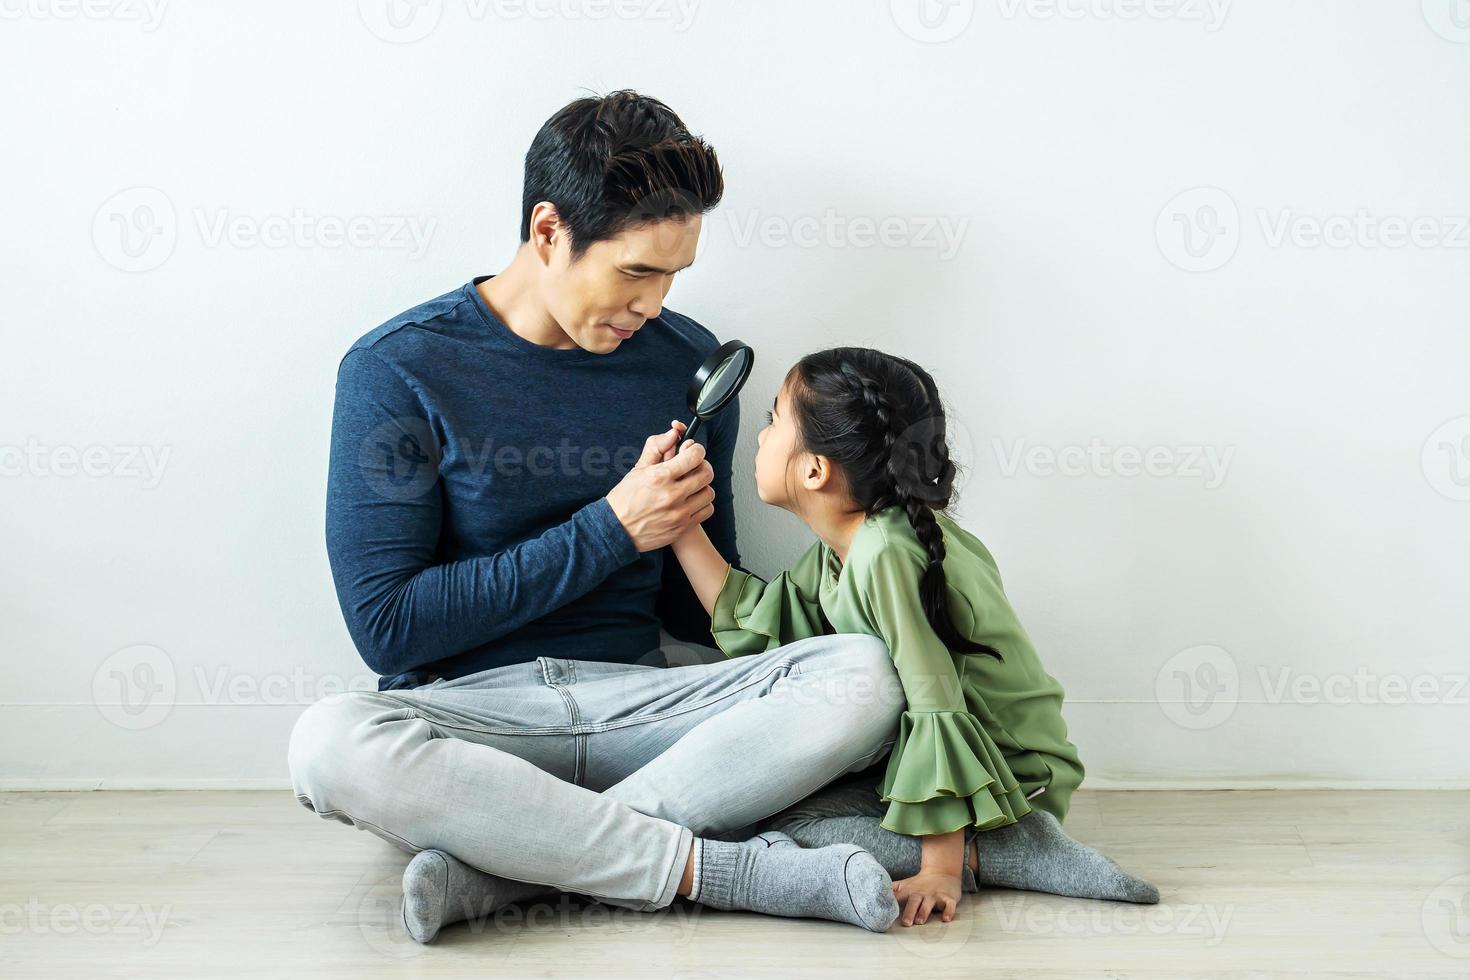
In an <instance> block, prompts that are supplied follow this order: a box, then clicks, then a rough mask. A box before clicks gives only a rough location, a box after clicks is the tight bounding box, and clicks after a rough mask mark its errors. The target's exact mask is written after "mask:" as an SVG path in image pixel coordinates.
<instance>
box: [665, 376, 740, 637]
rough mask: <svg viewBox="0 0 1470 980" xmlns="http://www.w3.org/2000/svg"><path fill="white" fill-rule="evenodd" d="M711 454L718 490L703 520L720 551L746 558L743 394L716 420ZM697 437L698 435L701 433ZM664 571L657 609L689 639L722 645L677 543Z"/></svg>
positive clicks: (673, 630) (734, 561)
mask: <svg viewBox="0 0 1470 980" xmlns="http://www.w3.org/2000/svg"><path fill="white" fill-rule="evenodd" d="M705 431H706V432H708V433H709V442H708V446H707V448H708V453H707V455H706V456H705V458H706V459H707V460H708V461H709V464H710V468H711V469H713V470H714V471H715V475H714V480H713V481H711V483H710V486H712V487H713V488H714V491H715V501H714V506H715V512H714V514H712V515H711V516H710V518H709V519H708V520H707V521H705V522H704V524H703V525H702V526H703V527H704V531H705V533H706V534H708V535H709V539H710V543H711V544H713V545H714V546H715V550H716V551H718V552H719V553H720V557H721V558H724V559H725V561H727V562H729V563H730V564H731V565H739V564H740V549H739V546H738V544H737V542H736V540H735V496H734V494H733V493H732V492H731V470H732V469H733V468H734V461H735V441H736V438H737V437H738V436H739V434H740V399H739V398H738V397H737V398H736V399H735V400H734V401H733V402H732V403H731V404H730V405H728V406H726V407H725V409H724V410H723V411H721V412H720V413H719V414H718V415H716V416H715V417H714V418H713V419H711V420H710V423H709V425H708V427H707V428H706V429H705ZM696 438H697V437H696ZM662 561H663V573H662V580H661V582H660V586H659V594H658V601H657V603H656V606H655V609H656V611H657V613H658V617H659V620H660V621H661V622H662V623H663V627H664V629H666V630H668V632H669V635H670V636H672V637H674V638H675V639H678V640H683V641H685V642H688V643H698V644H701V645H703V646H707V647H712V646H716V645H717V644H716V642H715V638H714V636H713V634H712V632H711V627H710V616H709V615H708V614H707V613H705V611H704V606H703V605H702V604H701V603H700V601H699V597H698V596H696V595H695V594H694V587H693V586H692V585H690V584H689V578H688V577H687V576H686V575H685V574H684V567H683V566H682V565H680V564H679V559H678V558H676V557H675V556H674V552H673V549H672V548H665V549H664V550H663V555H662Z"/></svg>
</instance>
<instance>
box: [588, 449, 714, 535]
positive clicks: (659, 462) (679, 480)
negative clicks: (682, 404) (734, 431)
mask: <svg viewBox="0 0 1470 980" xmlns="http://www.w3.org/2000/svg"><path fill="white" fill-rule="evenodd" d="M682 434H683V427H682V426H681V425H680V423H678V422H675V423H674V424H673V426H671V427H670V428H669V430H668V431H667V432H661V433H659V434H658V435H655V436H649V437H648V441H647V442H645V443H644V444H643V454H642V455H641V456H640V457H639V458H638V462H637V463H636V464H634V466H633V468H632V469H631V470H629V471H628V472H627V475H625V476H624V477H623V478H622V480H620V481H618V485H617V486H615V487H613V488H612V489H611V490H609V491H608V493H607V502H608V504H609V505H610V506H611V507H612V509H613V513H614V514H615V515H617V518H618V520H619V521H620V522H621V523H622V525H623V528H624V529H625V530H626V531H627V532H628V537H630V538H632V539H633V544H634V546H635V547H637V549H638V550H639V551H640V552H642V551H655V550H657V549H659V548H662V547H663V546H664V545H666V544H669V543H670V542H672V541H673V540H674V539H675V538H677V537H679V536H680V535H682V534H683V533H684V532H685V531H687V530H689V528H690V527H692V526H693V525H695V524H699V523H701V522H703V521H705V520H708V519H709V517H710V516H711V515H712V514H714V512H715V508H714V499H715V491H714V488H713V487H711V486H710V482H711V481H712V480H714V478H715V471H714V467H712V466H710V464H709V463H707V462H705V458H704V447H703V446H701V445H700V444H699V443H697V442H694V441H692V440H686V441H685V442H684V445H683V446H680V447H679V450H678V452H674V451H673V450H674V446H675V445H676V444H677V442H678V439H679V436H680V435H682ZM666 456H667V457H669V458H667V459H665V457H666Z"/></svg>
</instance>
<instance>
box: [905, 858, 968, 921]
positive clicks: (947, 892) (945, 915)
mask: <svg viewBox="0 0 1470 980" xmlns="http://www.w3.org/2000/svg"><path fill="white" fill-rule="evenodd" d="M963 890H964V885H963V883H962V882H961V881H960V879H959V876H958V875H951V874H945V873H944V872H943V871H934V870H932V869H923V870H920V871H919V873H918V874H916V875H914V876H913V877H912V878H905V879H903V880H902V881H895V882H894V883H893V897H894V898H896V899H898V904H899V906H900V907H902V909H903V911H902V912H901V913H900V914H899V917H898V918H899V921H900V922H902V923H903V924H904V925H906V926H911V925H913V924H914V923H915V922H917V923H919V924H920V925H923V924H924V923H925V922H927V921H929V913H930V912H931V911H933V910H934V909H935V908H938V909H939V910H940V919H941V921H943V922H949V921H950V920H952V919H953V918H954V913H955V909H957V908H958V907H959V904H960V895H961V894H962V893H963Z"/></svg>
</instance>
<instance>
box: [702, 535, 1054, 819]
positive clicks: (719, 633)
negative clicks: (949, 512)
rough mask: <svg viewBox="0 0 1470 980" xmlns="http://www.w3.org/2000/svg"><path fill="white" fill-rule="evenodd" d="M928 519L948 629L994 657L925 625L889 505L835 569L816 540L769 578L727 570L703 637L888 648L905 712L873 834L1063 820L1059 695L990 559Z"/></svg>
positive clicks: (917, 548) (764, 645)
mask: <svg viewBox="0 0 1470 980" xmlns="http://www.w3.org/2000/svg"><path fill="white" fill-rule="evenodd" d="M935 517H936V518H937V519H938V521H939V525H940V527H941V528H942V529H943V532H944V542H945V559H944V573H945V576H946V578H947V579H948V582H949V609H950V615H951V618H952V619H953V620H954V624H955V627H956V628H957V629H958V630H959V631H960V632H961V633H962V634H964V635H965V636H967V637H969V638H970V639H971V640H974V641H975V642H977V643H984V644H987V645H989V646H991V647H993V648H995V649H996V650H998V651H999V652H1000V654H1001V656H1002V657H1003V658H1005V659H1004V661H997V660H996V659H995V658H994V657H991V656H987V655H985V654H978V653H951V652H950V650H949V648H948V647H946V646H945V645H944V644H943V642H941V641H940V639H939V637H938V636H937V635H936V634H935V633H934V630H933V629H932V628H931V627H930V626H929V621H928V620H927V619H926V618H925V616H924V608H923V604H922V602H921V601H920V598H919V580H920V578H921V577H922V575H923V573H924V568H925V566H926V565H927V563H928V553H927V552H926V551H925V550H924V546H923V545H922V544H921V543H920V542H919V539H918V538H917V537H916V536H915V534H914V530H913V527H912V526H911V525H910V524H909V521H908V515H907V514H905V513H904V511H903V509H902V508H900V507H889V508H887V509H885V510H882V511H879V512H878V513H876V514H872V515H870V516H869V517H868V518H867V519H866V520H865V521H864V522H863V524H862V526H861V527H860V528H859V530H858V532H857V534H855V535H854V536H853V540H852V544H851V546H850V548H849V549H848V555H847V562H846V564H843V563H842V562H840V561H839V560H838V559H837V555H836V554H835V553H834V552H833V551H832V549H830V548H828V547H827V545H826V544H825V543H824V542H822V541H817V542H816V543H815V544H813V545H812V547H811V548H810V549H808V550H807V552H806V554H804V555H803V556H802V557H801V560H800V561H798V562H797V563H796V565H795V567H793V568H791V569H790V570H788V571H785V572H782V573H781V574H780V575H778V576H777V577H776V578H775V579H773V580H772V581H771V582H769V583H767V582H765V581H764V580H762V579H761V578H759V577H757V576H755V575H752V574H751V573H749V572H746V571H742V570H740V569H738V568H734V567H732V568H731V569H730V570H729V572H728V573H727V574H726V576H725V581H724V584H723V585H722V586H721V588H720V594H719V596H718V597H716V599H715V607H714V612H713V614H712V617H711V620H712V621H711V632H712V633H713V635H714V638H715V641H716V642H717V643H718V644H719V645H720V649H721V650H723V651H724V652H725V655H726V656H729V657H738V656H744V655H747V654H754V653H764V652H765V651H767V650H771V649H774V648H775V647H778V646H782V645H784V644H787V643H791V642H793V641H795V640H801V639H806V638H807V637H811V636H820V635H822V634H824V633H867V634H869V635H872V636H878V637H881V638H882V639H883V640H884V641H885V642H886V643H887V644H888V649H889V652H890V653H891V654H892V655H893V663H894V666H895V667H896V668H897V672H898V677H899V680H900V681H901V682H902V684H903V690H904V696H905V698H906V699H907V701H908V709H907V710H906V711H905V712H904V713H903V716H902V718H901V719H900V721H899V728H898V740H897V741H896V742H895V743H894V745H893V749H892V751H891V752H890V754H889V756H888V767H887V770H886V771H885V773H884V775H883V780H882V782H881V783H880V784H879V785H878V787H877V788H876V792H877V793H878V795H879V796H880V797H881V798H882V800H883V801H884V802H886V803H888V804H889V807H888V811H887V813H886V814H885V815H884V817H883V819H882V821H881V822H880V823H881V826H883V827H884V828H886V829H888V830H891V831H894V832H896V833H900V834H908V835H911V836H924V835H928V834H943V833H948V832H950V831H953V830H957V829H959V828H961V827H969V826H975V827H978V828H980V829H981V830H991V829H994V828H996V827H1004V826H1007V825H1008V824H1012V823H1015V822H1016V820H1017V819H1019V818H1020V817H1023V816H1025V815H1026V814H1027V813H1030V812H1031V809H1032V807H1037V806H1039V807H1041V808H1042V809H1045V810H1048V811H1050V812H1051V813H1052V815H1053V816H1055V817H1056V818H1057V819H1058V820H1062V819H1064V818H1065V817H1066V813H1067V807H1068V804H1069V802H1070V800H1071V796H1072V791H1073V790H1074V789H1076V788H1077V786H1078V784H1079V783H1081V782H1082V776H1083V767H1082V763H1081V761H1080V760H1079V759H1078V758H1077V748H1076V746H1074V745H1073V744H1072V743H1071V742H1069V741H1068V740H1067V725H1066V722H1064V721H1063V720H1062V712H1061V709H1062V697H1063V692H1062V686H1061V685H1060V684H1059V683H1057V681H1056V679H1055V678H1053V677H1051V676H1050V675H1049V674H1047V672H1046V671H1045V670H1044V669H1042V666H1041V660H1040V658H1038V657H1037V655H1036V650H1035V648H1034V647H1032V645H1031V640H1030V639H1029V638H1028V637H1027V635H1026V632H1025V630H1024V629H1022V628H1021V624H1020V622H1019V621H1018V620H1017V618H1016V614H1015V611H1014V610H1013V609H1011V605H1010V602H1009V601H1007V599H1006V597H1005V593H1004V591H1002V589H1001V580H1000V572H999V571H998V570H997V569H996V565H995V559H994V558H992V557H991V555H990V552H989V550H987V549H986V547H985V545H983V544H981V543H980V541H979V539H977V538H976V537H975V536H974V535H972V534H971V533H969V532H968V531H966V530H965V529H964V528H962V527H960V526H959V525H958V524H956V523H955V522H954V521H952V520H950V518H949V517H947V516H946V515H944V514H941V513H937V512H936V514H935ZM824 616H825V621H824V618H823V617H824ZM828 624H830V627H829V626H828ZM1037 794H1039V795H1037ZM1028 798H1029V801H1028Z"/></svg>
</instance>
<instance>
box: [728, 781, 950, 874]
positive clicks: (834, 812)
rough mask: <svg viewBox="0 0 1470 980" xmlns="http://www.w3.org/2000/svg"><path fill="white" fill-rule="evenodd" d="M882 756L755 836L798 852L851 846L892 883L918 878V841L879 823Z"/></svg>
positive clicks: (760, 826)
mask: <svg viewBox="0 0 1470 980" xmlns="http://www.w3.org/2000/svg"><path fill="white" fill-rule="evenodd" d="M887 765H888V759H887V758H886V757H885V758H884V759H882V760H881V761H880V762H878V763H877V764H875V765H874V766H872V767H869V768H868V769H865V770H863V771H861V772H856V773H849V774H847V775H844V776H843V777H841V778H839V779H837V780H835V781H833V782H831V783H829V784H827V785H826V786H824V787H822V788H821V789H819V790H817V791H816V792H815V793H813V794H811V795H810V796H808V797H806V798H805V799H803V800H799V801H797V802H796V803H793V804H792V805H791V806H789V807H787V808H786V809H785V810H782V811H781V812H780V813H777V814H775V815H774V816H771V817H767V818H766V819H765V820H762V821H760V822H759V823H757V824H756V825H755V829H756V831H757V832H761V831H767V830H779V831H781V832H782V833H784V834H788V835H790V837H791V839H792V840H794V841H796V843H798V844H800V845H801V846H802V847H826V846H827V845H828V844H840V843H851V844H856V845H858V846H859V847H861V848H863V849H865V850H867V851H869V852H870V853H871V854H872V855H873V856H874V857H875V858H877V859H878V863H879V864H881V865H883V867H884V869H885V870H886V871H887V872H888V876H889V877H890V878H892V879H893V880H894V881H899V880H902V879H904V878H911V877H913V876H914V875H916V874H918V873H919V863H920V858H921V856H922V854H923V846H924V845H923V842H922V838H919V837H910V836H908V835H907V834H896V833H894V832H893V831H891V830H885V829H884V828H883V827H881V826H879V824H878V822H879V820H881V819H882V817H883V814H884V813H886V812H887V811H888V804H887V803H884V802H883V801H882V800H881V799H879V798H878V794H877V793H876V792H875V791H874V787H876V786H877V785H878V784H879V783H880V782H882V779H883V771H884V768H885V767H886V766H887ZM978 833H979V831H978V830H976V829H975V828H974V827H969V828H966V830H965V854H966V856H967V859H966V861H965V865H964V871H963V872H962V873H961V876H960V877H961V881H962V882H963V885H964V890H965V891H967V892H973V891H975V890H976V886H975V874H974V872H972V871H971V870H970V865H969V861H968V855H969V853H970V851H969V846H970V841H972V840H974V839H975V835H976V834H978Z"/></svg>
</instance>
